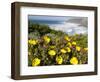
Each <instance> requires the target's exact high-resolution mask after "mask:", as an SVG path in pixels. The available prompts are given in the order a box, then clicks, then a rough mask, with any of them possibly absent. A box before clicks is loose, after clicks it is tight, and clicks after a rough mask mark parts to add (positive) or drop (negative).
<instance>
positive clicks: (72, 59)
mask: <svg viewBox="0 0 100 82" xmlns="http://www.w3.org/2000/svg"><path fill="white" fill-rule="evenodd" d="M70 63H71V64H73V65H76V64H78V59H77V58H76V57H72V58H71V59H70Z"/></svg>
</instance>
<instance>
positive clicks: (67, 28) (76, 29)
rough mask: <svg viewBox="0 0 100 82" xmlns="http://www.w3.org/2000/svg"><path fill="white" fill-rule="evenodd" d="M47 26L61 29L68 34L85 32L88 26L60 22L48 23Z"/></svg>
mask: <svg viewBox="0 0 100 82" xmlns="http://www.w3.org/2000/svg"><path fill="white" fill-rule="evenodd" d="M49 26H50V28H51V29H55V30H61V31H63V32H66V33H68V34H69V35H73V34H86V33H87V30H88V28H86V27H85V26H80V25H79V24H77V23H66V22H62V23H61V24H50V25H49Z"/></svg>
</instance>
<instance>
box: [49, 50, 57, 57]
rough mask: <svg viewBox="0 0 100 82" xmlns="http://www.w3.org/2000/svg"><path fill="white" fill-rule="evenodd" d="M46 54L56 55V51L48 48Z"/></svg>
mask: <svg viewBox="0 0 100 82" xmlns="http://www.w3.org/2000/svg"><path fill="white" fill-rule="evenodd" d="M48 54H49V55H50V56H55V55H56V51H55V50H49V51H48Z"/></svg>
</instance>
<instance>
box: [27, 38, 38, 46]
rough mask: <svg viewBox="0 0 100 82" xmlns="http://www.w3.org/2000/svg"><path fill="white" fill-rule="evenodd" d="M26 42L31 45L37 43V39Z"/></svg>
mask: <svg viewBox="0 0 100 82" xmlns="http://www.w3.org/2000/svg"><path fill="white" fill-rule="evenodd" d="M28 43H29V44H31V45H36V44H37V43H38V41H37V40H32V39H31V40H28Z"/></svg>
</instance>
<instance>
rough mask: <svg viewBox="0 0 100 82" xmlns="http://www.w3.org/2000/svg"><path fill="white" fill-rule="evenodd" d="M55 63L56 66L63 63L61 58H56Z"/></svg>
mask: <svg viewBox="0 0 100 82" xmlns="http://www.w3.org/2000/svg"><path fill="white" fill-rule="evenodd" d="M56 62H57V64H62V63H63V58H62V57H61V56H57V57H56Z"/></svg>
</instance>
